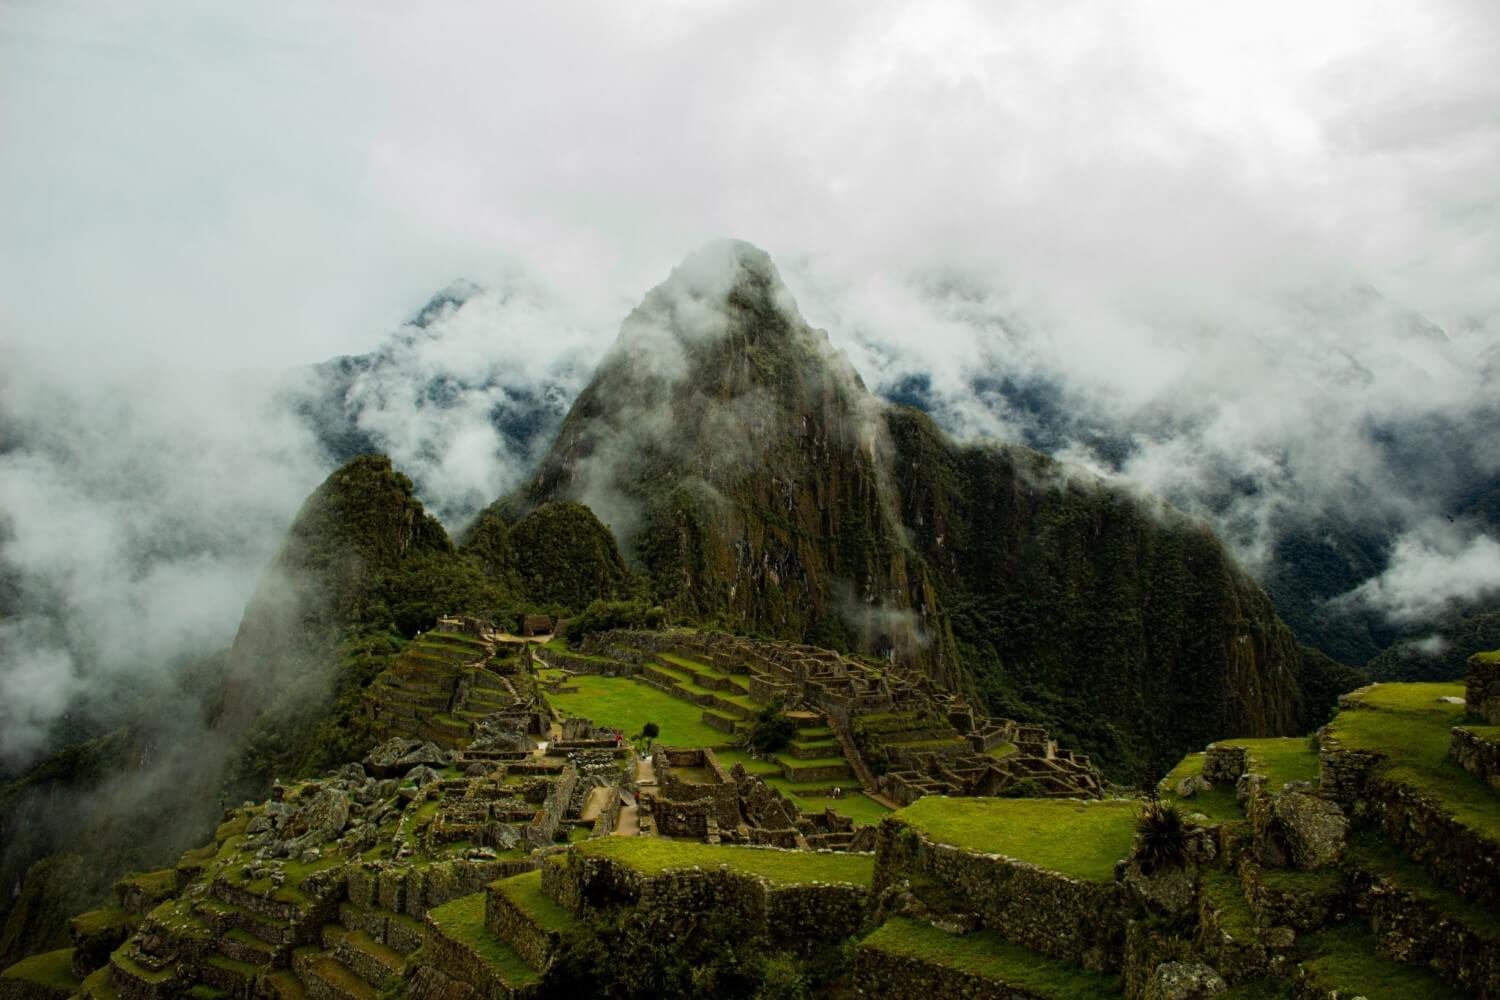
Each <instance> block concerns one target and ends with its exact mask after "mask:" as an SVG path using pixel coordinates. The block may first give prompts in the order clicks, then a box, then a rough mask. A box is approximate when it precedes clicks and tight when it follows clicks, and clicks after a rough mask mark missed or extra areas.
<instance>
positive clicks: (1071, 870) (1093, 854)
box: [890, 795, 1140, 882]
mask: <svg viewBox="0 0 1500 1000" xmlns="http://www.w3.org/2000/svg"><path fill="white" fill-rule="evenodd" d="M1138 815H1140V803H1139V802H1136V801H1135V800H1132V799H1107V800H1102V801H1095V802H1085V801H1079V800H1074V799H956V798H947V797H945V796H942V795H929V796H927V797H926V798H922V799H918V800H917V801H916V802H914V803H912V804H911V805H909V806H907V807H906V808H905V809H898V810H897V811H896V812H894V813H892V814H891V818H890V822H893V823H905V824H907V825H908V826H911V827H914V828H915V829H917V830H920V831H922V832H923V833H925V834H926V835H927V836H928V838H929V839H931V840H932V841H934V842H936V843H939V844H947V845H949V846H951V847H961V848H963V849H964V850H967V851H975V852H977V853H980V854H1002V855H1004V856H1006V857H1008V858H1012V859H1014V860H1016V861H1024V862H1026V863H1027V864H1032V865H1035V866H1036V867H1038V868H1045V869H1046V870H1048V871H1052V872H1057V873H1058V874H1060V875H1071V876H1073V877H1074V878H1081V879H1087V880H1089V881H1092V882H1111V881H1113V880H1114V873H1115V863H1116V862H1118V861H1120V860H1122V859H1124V858H1125V856H1126V855H1128V854H1129V853H1130V847H1131V843H1132V841H1133V838H1134V836H1135V820H1136V817H1137V816H1138Z"/></svg>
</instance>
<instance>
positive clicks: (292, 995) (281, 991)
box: [261, 969, 307, 1000]
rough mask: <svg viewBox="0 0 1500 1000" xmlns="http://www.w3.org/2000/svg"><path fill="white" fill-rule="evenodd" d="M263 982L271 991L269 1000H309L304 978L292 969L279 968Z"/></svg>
mask: <svg viewBox="0 0 1500 1000" xmlns="http://www.w3.org/2000/svg"><path fill="white" fill-rule="evenodd" d="M261 982H262V983H263V984H264V985H265V988H266V989H267V990H268V991H269V994H270V996H269V997H268V1000H307V991H306V990H305V989H303V988H302V980H300V979H298V978H297V974H296V973H295V972H293V971H292V970H291V969H277V970H276V971H275V972H273V973H271V974H270V975H268V976H266V977H265V978H264V979H262V980H261Z"/></svg>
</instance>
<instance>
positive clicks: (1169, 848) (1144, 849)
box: [1135, 801, 1188, 875]
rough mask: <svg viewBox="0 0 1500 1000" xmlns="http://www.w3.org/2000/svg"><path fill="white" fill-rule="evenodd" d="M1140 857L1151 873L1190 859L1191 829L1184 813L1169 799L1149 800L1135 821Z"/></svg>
mask: <svg viewBox="0 0 1500 1000" xmlns="http://www.w3.org/2000/svg"><path fill="white" fill-rule="evenodd" d="M1135 829H1136V834H1137V845H1136V860H1137V861H1139V862H1140V864H1141V870H1142V871H1144V872H1145V873H1146V874H1147V875H1150V874H1151V873H1152V872H1155V871H1159V870H1161V869H1166V868H1181V867H1183V866H1184V865H1186V864H1187V862H1188V830H1187V825H1186V824H1184V823H1183V821H1182V813H1181V812H1179V811H1178V809H1177V807H1176V806H1175V805H1172V804H1171V803H1167V802H1161V801H1155V802H1148V803H1147V804H1146V808H1145V809H1143V810H1142V811H1141V815H1140V818H1138V819H1137V820H1136V821H1135Z"/></svg>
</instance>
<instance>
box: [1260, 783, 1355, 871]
mask: <svg viewBox="0 0 1500 1000" xmlns="http://www.w3.org/2000/svg"><path fill="white" fill-rule="evenodd" d="M1272 810H1273V814H1274V816H1275V819H1276V826H1277V829H1278V831H1279V832H1280V834H1281V839H1282V841H1283V842H1284V843H1285V844H1286V848H1287V853H1288V855H1289V856H1290V859H1291V862H1292V864H1294V865H1295V866H1296V867H1298V868H1299V869H1301V870H1302V871H1314V870H1315V869H1318V868H1326V867H1327V866H1329V865H1331V864H1335V863H1336V862H1337V861H1338V860H1339V858H1340V857H1342V856H1343V853H1344V841H1345V838H1346V837H1347V836H1348V833H1349V821H1348V819H1346V818H1345V817H1344V813H1343V810H1341V809H1339V807H1338V806H1337V805H1336V804H1334V803H1332V802H1330V801H1328V800H1327V799H1321V798H1318V797H1317V796H1316V795H1308V794H1306V793H1304V792H1288V793H1287V794H1285V795H1281V796H1278V797H1277V798H1276V802H1275V804H1274V805H1273V806H1272Z"/></svg>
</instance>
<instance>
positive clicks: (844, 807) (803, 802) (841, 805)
mask: <svg viewBox="0 0 1500 1000" xmlns="http://www.w3.org/2000/svg"><path fill="white" fill-rule="evenodd" d="M795 801H796V803H797V805H798V806H800V807H801V808H802V809H803V810H804V811H806V812H813V813H816V812H822V811H823V810H824V809H825V808H827V809H832V810H833V811H834V812H836V813H838V814H839V815H840V816H847V817H849V818H850V819H852V820H854V822H856V823H858V824H860V825H861V826H874V825H875V824H876V823H879V822H880V821H881V819H883V818H884V817H886V816H889V815H890V814H891V811H890V809H888V808H886V807H885V806H883V805H881V804H880V803H879V802H876V801H875V800H874V799H872V798H870V797H869V796H868V795H865V794H864V793H862V792H859V793H855V794H852V795H844V796H843V797H841V798H837V799H833V798H818V797H814V796H808V797H806V798H801V797H799V798H797V799H796V800H795Z"/></svg>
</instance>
